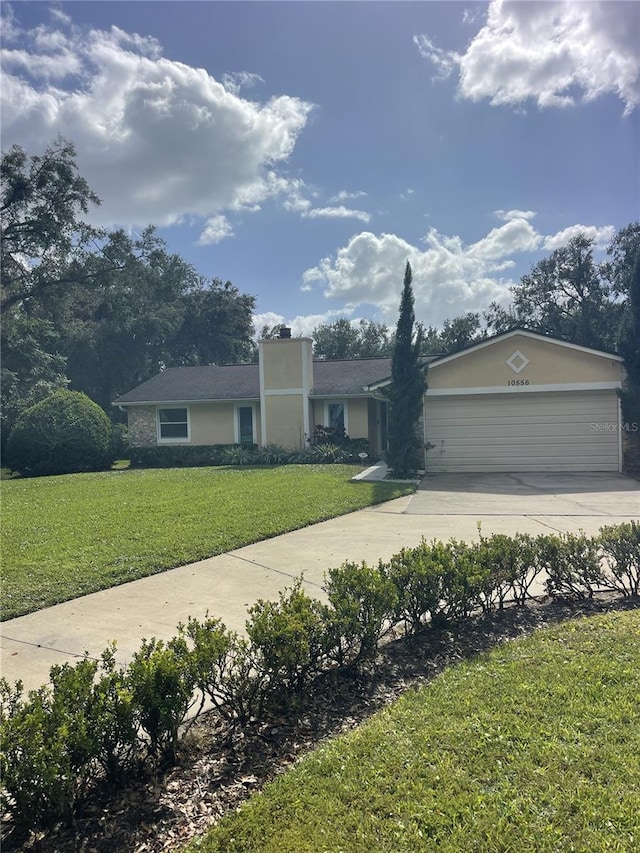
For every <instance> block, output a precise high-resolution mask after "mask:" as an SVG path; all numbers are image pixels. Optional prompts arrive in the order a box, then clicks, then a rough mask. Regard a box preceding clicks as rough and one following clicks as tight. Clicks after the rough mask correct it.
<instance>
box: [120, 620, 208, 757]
mask: <svg viewBox="0 0 640 853" xmlns="http://www.w3.org/2000/svg"><path fill="white" fill-rule="evenodd" d="M127 682H128V685H127V686H128V688H129V690H130V691H131V696H132V700H133V704H134V707H135V708H136V710H137V712H138V713H139V715H140V725H141V726H142V728H143V729H144V731H145V732H146V734H147V736H148V745H147V746H148V751H149V754H150V756H151V757H152V758H153V759H154V760H158V761H168V762H170V763H171V762H173V761H175V759H176V756H177V747H178V742H179V737H178V732H179V729H180V725H181V724H182V722H183V721H184V719H185V717H186V715H187V713H188V711H189V709H190V708H191V705H192V702H193V694H194V691H195V687H196V680H195V676H194V670H193V664H192V661H191V660H190V655H189V650H188V647H187V643H186V642H185V640H184V638H183V637H174V638H173V639H172V640H170V641H169V642H168V643H166V644H165V643H164V642H163V641H162V640H156V639H155V637H154V638H152V639H151V640H148V641H147V640H143V642H142V646H141V647H140V649H139V650H138V651H137V652H136V653H135V655H134V656H133V658H132V660H131V663H130V664H129V670H128V679H127Z"/></svg>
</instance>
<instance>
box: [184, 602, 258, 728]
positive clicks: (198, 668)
mask: <svg viewBox="0 0 640 853" xmlns="http://www.w3.org/2000/svg"><path fill="white" fill-rule="evenodd" d="M178 630H179V631H180V635H181V636H182V637H183V638H184V639H185V640H188V642H189V647H190V655H189V660H190V666H191V677H192V679H193V682H194V683H195V686H196V688H197V689H198V690H199V691H200V693H201V695H202V698H203V700H204V699H208V700H209V701H210V702H211V703H212V705H213V706H214V707H215V708H216V709H217V711H218V713H219V714H220V715H221V716H222V717H224V718H225V719H226V720H229V721H233V722H236V723H239V724H243V723H246V722H248V721H249V720H250V719H251V718H252V717H254V716H257V715H258V714H259V713H260V712H261V710H262V700H263V676H262V673H261V672H260V671H259V668H258V667H256V665H255V655H254V652H253V649H252V647H251V645H250V644H249V643H248V642H247V641H246V640H245V639H243V638H240V637H238V635H237V634H236V633H235V631H229V630H227V628H226V627H225V625H224V624H223V623H222V622H221V621H220V619H211V618H209V616H208V615H207V616H206V618H205V620H204V621H203V622H200V621H198V620H197V619H189V621H188V622H187V624H186V625H183V624H181V625H179V626H178ZM201 708H202V706H201Z"/></svg>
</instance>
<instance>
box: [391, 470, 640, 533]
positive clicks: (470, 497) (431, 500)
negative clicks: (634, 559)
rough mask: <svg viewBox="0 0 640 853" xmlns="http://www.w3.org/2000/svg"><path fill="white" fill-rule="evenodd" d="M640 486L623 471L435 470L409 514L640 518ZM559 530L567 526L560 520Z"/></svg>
mask: <svg viewBox="0 0 640 853" xmlns="http://www.w3.org/2000/svg"><path fill="white" fill-rule="evenodd" d="M639 485H640V484H639V483H638V481H637V480H635V479H633V478H632V477H627V476H624V475H622V474H562V473H560V474H547V473H544V474H434V475H431V476H429V477H426V478H425V479H424V480H423V481H422V483H421V484H420V486H419V488H418V491H417V493H416V495H415V496H414V497H413V498H412V500H411V503H410V505H409V506H408V507H407V512H408V513H410V514H417V515H452V516H459V515H491V516H494V515H501V516H512V515H516V516H522V517H523V518H529V519H531V518H539V519H540V520H542V519H550V518H551V519H553V518H554V517H559V518H561V519H562V518H572V517H579V518H584V517H590V518H601V519H606V518H607V516H609V515H611V516H626V515H630V516H633V517H636V516H638V515H639V514H640V493H639V491H638V489H639ZM604 523H606V521H604V520H603V521H602V524H604ZM552 525H553V522H551V526H552ZM588 526H589V527H590V529H593V528H592V525H591V524H589V525H588ZM558 529H559V530H564V529H566V528H565V526H564V524H563V523H562V522H560V527H559V528H558Z"/></svg>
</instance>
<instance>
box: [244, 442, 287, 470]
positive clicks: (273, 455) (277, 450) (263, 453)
mask: <svg viewBox="0 0 640 853" xmlns="http://www.w3.org/2000/svg"><path fill="white" fill-rule="evenodd" d="M294 455H295V453H294V451H293V450H287V449H286V447H281V446H280V445H279V444H265V445H264V446H263V447H258V448H257V449H256V451H255V453H254V455H253V461H254V462H256V463H257V464H258V465H287V464H288V463H289V462H290V461H291V459H292V457H293V456H294Z"/></svg>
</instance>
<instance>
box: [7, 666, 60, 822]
mask: <svg viewBox="0 0 640 853" xmlns="http://www.w3.org/2000/svg"><path fill="white" fill-rule="evenodd" d="M0 697H1V700H2V715H1V723H2V727H1V733H0V761H1V764H2V804H3V809H4V810H5V813H9V814H10V815H11V817H12V819H13V822H14V824H15V826H16V828H17V830H18V832H19V833H24V832H28V831H30V830H36V829H39V828H40V827H42V826H46V825H47V824H50V823H52V822H54V821H55V820H57V819H60V818H63V817H67V818H68V817H69V816H70V814H71V811H72V809H73V805H74V802H75V790H76V781H75V778H74V776H73V770H72V767H71V765H70V762H69V755H68V751H67V743H66V737H65V728H64V727H63V728H62V730H61V729H60V728H59V726H58V724H57V722H58V721H56V720H54V717H53V714H52V704H53V699H52V694H51V690H50V688H49V687H41V688H40V689H39V690H35V691H31V692H30V693H29V696H28V698H27V699H26V700H23V699H22V684H21V682H18V684H17V685H16V687H15V689H13V690H12V689H11V688H10V687H9V685H8V684H7V682H6V681H5V680H4V679H3V680H2V681H1V682H0Z"/></svg>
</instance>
